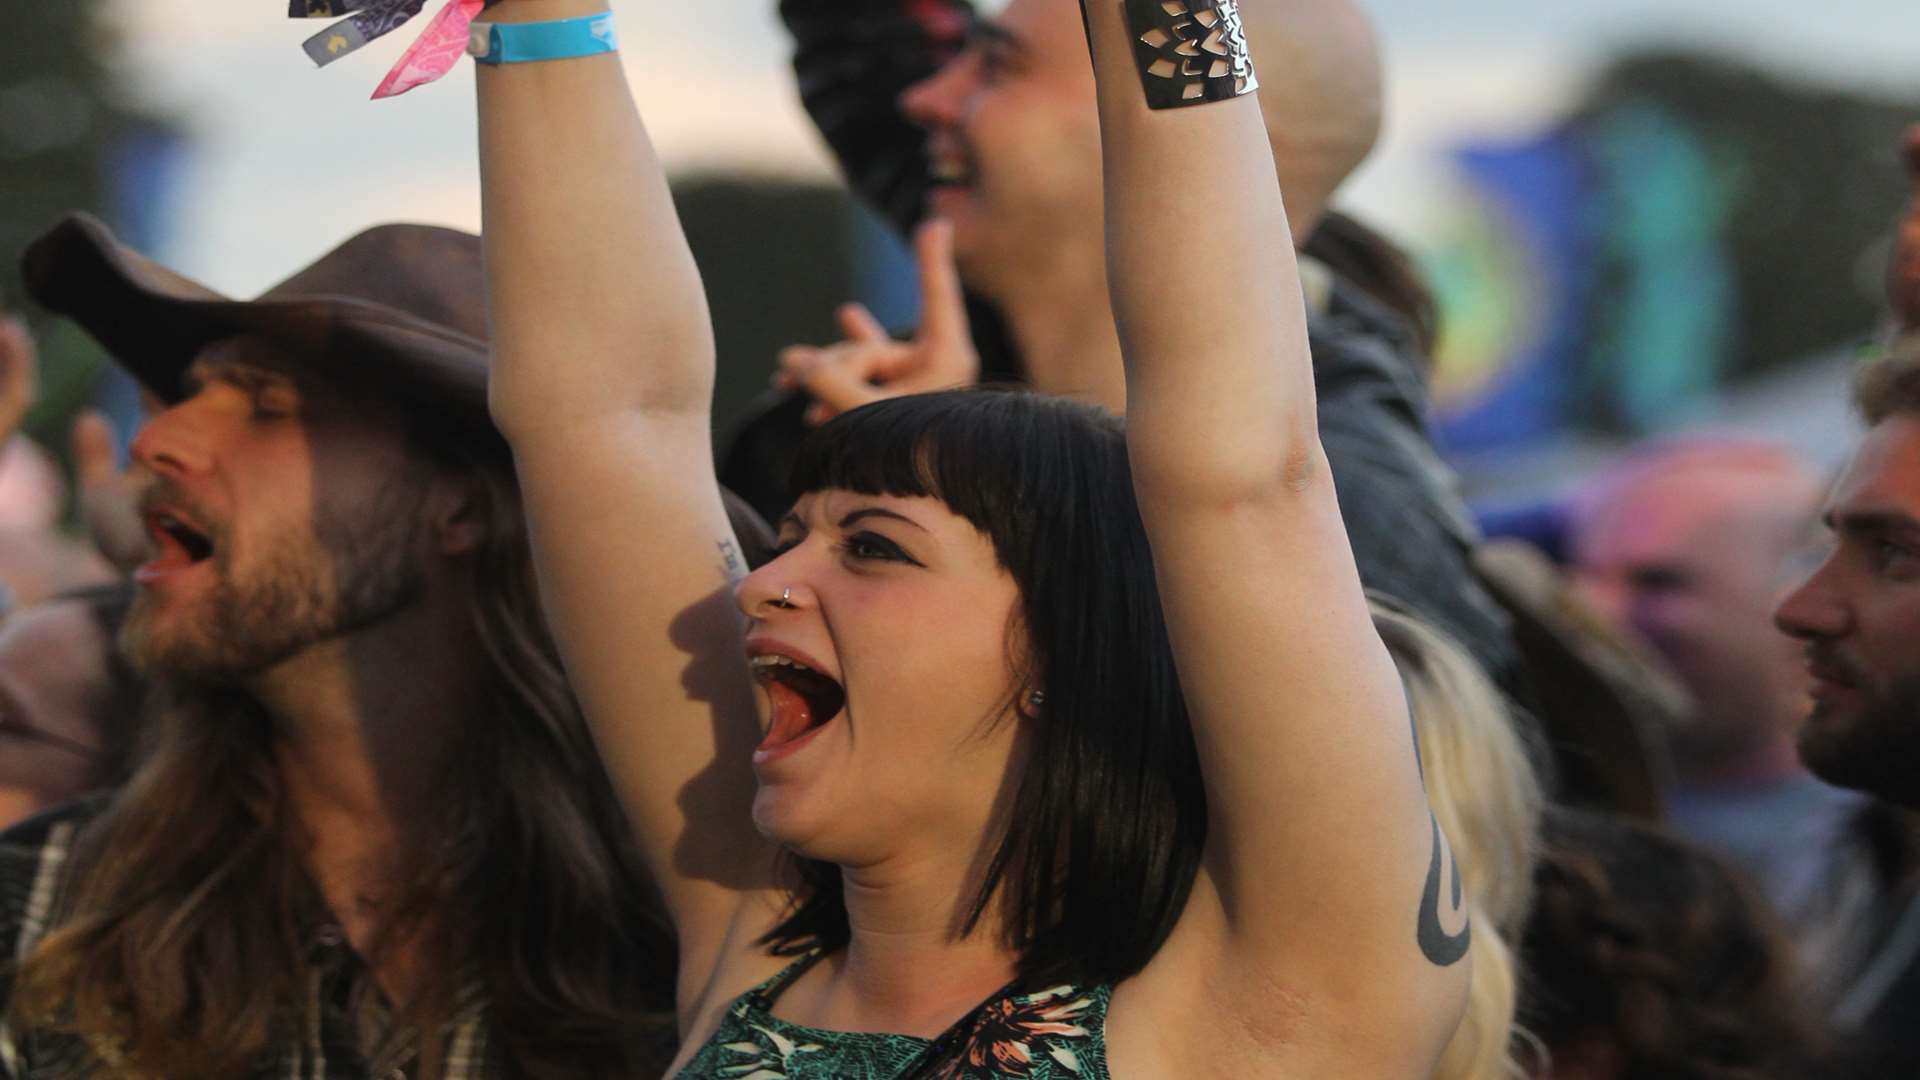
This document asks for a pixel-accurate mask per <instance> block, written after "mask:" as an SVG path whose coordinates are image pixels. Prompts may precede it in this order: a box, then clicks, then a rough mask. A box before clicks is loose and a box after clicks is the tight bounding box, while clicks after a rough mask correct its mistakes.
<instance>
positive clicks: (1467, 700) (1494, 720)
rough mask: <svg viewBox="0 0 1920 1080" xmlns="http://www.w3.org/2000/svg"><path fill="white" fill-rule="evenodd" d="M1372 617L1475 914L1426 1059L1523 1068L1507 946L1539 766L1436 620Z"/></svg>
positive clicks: (1526, 878) (1469, 1072)
mask: <svg viewBox="0 0 1920 1080" xmlns="http://www.w3.org/2000/svg"><path fill="white" fill-rule="evenodd" d="M1373 622H1374V626H1375V627H1376V628H1377V629H1378V630H1379V632H1380V637H1381V639H1382V640H1383V641H1385V642H1386V645H1387V650H1388V652H1390V653H1391V654H1392V655H1393V661H1394V664H1395V666H1397V667H1398V668H1399V669H1400V678H1401V681H1402V682H1403V683H1404V684H1405V685H1406V690H1407V704H1408V706H1409V707H1410V708H1411V709H1412V711H1413V722H1414V728H1415V730H1416V731H1417V732H1418V734H1419V741H1420V767H1421V770H1422V772H1423V774H1424V775H1425V778H1426V785H1427V801H1428V802H1429V803H1430V804H1431V805H1432V807H1433V815H1434V817H1435V818H1437V819H1438V820H1439V822H1440V828H1441V830H1442V831H1444V832H1445V833H1446V834H1447V838H1448V840H1449V841H1450V842H1451V843H1452V845H1453V850H1454V853H1455V855H1456V856H1457V857H1458V858H1459V860H1460V877H1461V881H1462V882H1463V883H1464V885H1465V891H1466V895H1467V912H1468V916H1469V917H1470V918H1471V919H1472V920H1473V925H1474V934H1473V949H1472V951H1471V952H1470V953H1469V961H1468V962H1469V963H1470V964H1472V974H1473V989H1472V991H1471V994H1470V996H1469V998H1468V1002H1467V1011H1466V1015H1465V1016H1464V1017H1462V1019H1461V1021H1460V1027H1459V1028H1458V1029H1457V1030H1456V1031H1455V1032H1454V1035H1453V1040H1452V1041H1451V1042H1449V1043H1448V1044H1447V1049H1446V1052H1445V1053H1444V1054H1443V1055H1441V1058H1440V1064H1439V1066H1438V1068H1437V1069H1436V1070H1435V1071H1434V1076H1435V1077H1436V1078H1438V1080H1490V1078H1494V1077H1522V1076H1525V1075H1526V1070H1525V1069H1524V1068H1523V1067H1522V1066H1521V1064H1520V1062H1519V1060H1518V1059H1517V1058H1516V1057H1515V1054H1514V1049H1515V1041H1516V1040H1517V1039H1522V1038H1524V1035H1523V1034H1522V1033H1521V1032H1519V1031H1518V1030H1517V1029H1516V1027H1515V1024H1514V1015H1515V1011H1516V1009H1517V1007H1518V998H1519V980H1518V977H1517V975H1516V971H1515V960H1514V954H1513V948H1512V946H1511V945H1510V944H1509V943H1510V942H1512V941H1515V940H1517V939H1518V937H1519V935H1520V933H1521V931H1522V929H1523V928H1524V927H1525V925H1526V919H1527V914H1528V911H1529V910H1530V909H1531V907H1532V903H1533V860H1534V856H1535V853H1536V850H1537V848H1538V843H1539V834H1540V817H1541V812H1542V809H1543V807H1544V803H1545V795H1544V793H1543V791H1542V790H1541V784H1540V779H1539V776H1538V774H1537V773H1536V772H1535V771H1534V767H1533V762H1532V760H1531V759H1530V758H1529V757H1528V756H1527V748H1526V745H1525V743H1524V742H1523V741H1522V740H1521V737H1520V735H1519V733H1518V732H1517V731H1516V730H1515V729H1514V726H1513V722H1512V719H1511V717H1510V716H1509V714H1508V711H1507V705H1506V701H1505V699H1504V698H1502V697H1501V695H1500V692H1499V691H1498V690H1497V689H1496V688H1495V687H1494V685H1493V684H1492V682H1490V681H1489V680H1488V679H1487V677H1486V675H1485V674H1484V673H1482V672H1481V670H1480V668H1479V666H1478V665H1477V664H1475V663H1474V661H1473V660H1472V658H1471V657H1469V656H1468V655H1467V653H1466V651H1465V650H1464V649H1463V648H1461V646H1459V645H1458V644H1455V643H1454V642H1453V641H1452V640H1451V639H1450V638H1448V637H1446V636H1445V635H1444V634H1442V633H1441V632H1440V631H1438V630H1435V629H1433V628H1432V627H1430V626H1428V625H1426V624H1425V623H1422V622H1420V621H1419V620H1418V619H1415V618H1413V617H1411V616H1408V615H1403V614H1400V613H1398V612H1395V611H1390V610H1388V609H1386V608H1383V607H1381V606H1380V605H1379V604H1375V605H1374V607H1373Z"/></svg>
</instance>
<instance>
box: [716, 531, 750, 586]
mask: <svg viewBox="0 0 1920 1080" xmlns="http://www.w3.org/2000/svg"><path fill="white" fill-rule="evenodd" d="M717 546H718V547H719V549H720V571H721V572H722V573H724V574H726V575H727V580H728V581H739V580H740V579H741V578H743V577H746V576H747V560H746V559H745V558H742V557H741V555H740V545H739V544H737V543H735V542H734V539H733V537H731V536H729V537H727V538H726V539H724V540H721V541H718V543H717Z"/></svg>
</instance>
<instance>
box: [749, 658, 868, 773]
mask: <svg viewBox="0 0 1920 1080" xmlns="http://www.w3.org/2000/svg"><path fill="white" fill-rule="evenodd" d="M749 663H750V664H751V666H752V668H753V677H754V679H755V681H757V682H759V684H760V685H761V686H764V687H766V690H767V699H768V701H769V702H770V703H771V705H772V710H771V711H772V714H773V715H772V722H771V723H770V724H769V725H768V726H767V733H766V736H765V737H764V738H762V739H761V740H760V745H759V746H758V747H756V748H755V749H754V752H753V760H754V762H755V763H759V762H763V761H771V760H773V759H774V758H778V757H784V756H786V755H787V754H790V753H792V752H794V751H795V750H798V749H799V748H800V747H801V746H803V745H805V744H806V743H807V742H808V741H810V740H811V739H812V738H813V736H814V735H815V734H817V733H818V732H819V731H820V730H821V729H822V728H824V727H826V726H827V724H829V723H830V722H832V720H833V719H834V717H836V716H839V715H840V712H841V710H842V709H844V708H845V707H846V704H847V692H846V690H845V689H844V688H843V687H841V685H840V684H839V683H838V682H836V681H834V680H833V678H831V677H830V676H827V675H823V674H821V673H820V672H818V671H815V670H814V669H812V668H810V667H808V666H807V665H806V664H804V663H802V662H800V661H798V660H795V659H794V658H793V657H791V656H786V655H783V654H780V653H761V654H759V655H756V656H754V657H752V658H751V659H750V660H749Z"/></svg>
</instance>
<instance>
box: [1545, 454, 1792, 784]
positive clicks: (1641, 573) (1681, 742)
mask: <svg viewBox="0 0 1920 1080" xmlns="http://www.w3.org/2000/svg"><path fill="white" fill-rule="evenodd" d="M1819 497H1820V496H1819V487H1818V484H1817V481H1816V478H1815V477H1814V476H1813V475H1812V474H1811V472H1810V471H1809V470H1806V469H1804V468H1801V467H1800V466H1798V465H1797V463H1794V462H1792V461H1791V460H1790V459H1786V458H1784V457H1781V456H1780V455H1777V454H1774V455H1763V454H1762V453H1761V452H1760V451H1758V450H1755V451H1753V452H1751V453H1743V452H1742V450H1740V449H1736V448H1729V449H1726V450H1724V451H1714V450H1705V451H1688V450H1684V449H1682V450H1676V451H1674V452H1672V453H1670V454H1667V455H1666V456H1663V457H1658V458H1654V459H1650V460H1649V461H1647V462H1646V463H1645V465H1644V468H1641V469H1639V470H1638V471H1637V472H1635V473H1632V474H1630V475H1629V476H1627V477H1625V478H1623V479H1622V480H1621V481H1619V482H1618V483H1617V484H1615V485H1614V486H1613V487H1612V488H1611V489H1610V490H1608V491H1606V492H1605V493H1604V494H1603V495H1602V496H1601V497H1600V499H1599V500H1598V502H1597V504H1596V505H1595V506H1594V507H1593V508H1592V509H1591V510H1590V511H1589V512H1588V513H1587V514H1586V515H1584V520H1583V522H1582V525H1581V527H1580V528H1579V529H1578V530H1577V535H1576V537H1575V544H1574V548H1575V550H1574V564H1575V565H1574V577H1575V581H1576V582H1577V584H1578V585H1579V586H1580V587H1581V589H1582V592H1583V594H1584V595H1585V596H1586V597H1587V598H1588V599H1589V600H1591V601H1592V602H1593V603H1594V605H1595V606H1596V607H1597V608H1598V609H1599V610H1600V611H1601V612H1602V613H1603V614H1605V615H1606V616H1607V617H1608V618H1610V619H1611V620H1612V621H1613V622H1614V623H1615V624H1616V625H1618V626H1620V627H1622V628H1624V629H1627V630H1630V631H1632V632H1634V633H1636V634H1638V635H1640V636H1641V637H1643V638H1644V639H1645V640H1646V641H1647V642H1648V643H1649V644H1650V645H1652V646H1653V647H1654V648H1655V649H1657V650H1658V651H1659V652H1660V654H1661V655H1662V656H1664V657H1665V658H1666V660H1667V661H1668V662H1669V663H1670V664H1672V665H1673V668H1674V670H1675V672H1676V673H1677V674H1678V675H1679V676H1680V678H1681V679H1682V681H1683V682H1684V683H1685V684H1686V686H1687V688H1688V689H1689V690H1690V691H1691V692H1692V694H1693V696H1694V699H1695V702H1696V705H1697V712H1696V714H1695V717H1694V720H1693V722H1692V724H1691V725H1690V726H1689V727H1688V729H1687V730H1685V731H1683V732H1680V733H1679V734H1678V735H1677V737H1676V738H1677V743H1678V745H1677V746H1676V752H1677V756H1678V759H1679V760H1678V762H1677V763H1678V764H1679V766H1680V767H1681V769H1682V772H1683V774H1684V775H1683V779H1684V780H1685V781H1686V782H1687V783H1689V784H1690V785H1708V786H1717V785H1732V786H1737V785H1742V784H1751V783H1760V782H1766V781H1770V780H1773V779H1775V778H1778V777H1780V776H1782V775H1787V774H1791V773H1793V772H1795V771H1797V770H1798V767H1799V766H1798V762H1797V759H1796V757H1795V755H1794V751H1793V741H1792V731H1793V729H1794V728H1795V727H1797V726H1798V723H1799V720H1800V718H1801V716H1802V715H1803V714H1804V713H1805V701H1806V679H1805V676H1804V674H1803V673H1802V670H1801V664H1800V660H1799V656H1798V650H1797V648H1796V647H1795V646H1794V644H1793V642H1792V641H1790V640H1787V639H1784V638H1782V637H1781V636H1780V634H1779V632H1778V631H1776V630H1775V629H1774V627H1773V625H1772V619H1771V618H1770V615H1771V612H1772V610H1773V606H1774V604H1775V603H1776V602H1777V601H1778V599H1779V597H1780V595H1781V593H1782V592H1783V591H1784V589H1785V588H1786V586H1787V585H1788V584H1790V579H1789V577H1788V575H1789V574H1790V573H1791V567H1790V561H1791V560H1790V557H1791V555H1792V553H1793V551H1792V549H1793V547H1794V546H1795V544H1796V543H1797V542H1799V541H1800V540H1801V539H1802V538H1803V535H1804V530H1805V528H1806V527H1807V526H1810V525H1811V523H1812V520H1813V518H1814V516H1815V513H1816V508H1817V505H1818V501H1819Z"/></svg>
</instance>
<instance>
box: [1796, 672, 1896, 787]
mask: <svg viewBox="0 0 1920 1080" xmlns="http://www.w3.org/2000/svg"><path fill="white" fill-rule="evenodd" d="M1858 693H1859V694H1860V696H1861V698H1862V699H1863V701H1862V704H1861V705H1860V707H1859V708H1858V709H1856V710H1854V712H1853V713H1852V715H1850V716H1836V715H1828V714H1825V713H1824V712H1823V711H1822V710H1823V709H1824V708H1825V706H1821V705H1818V704H1816V705H1815V706H1814V712H1813V716H1812V717H1811V718H1810V719H1809V720H1808V721H1807V723H1806V726H1804V727H1802V728H1801V729H1800V760H1801V761H1802V762H1804V763H1805V764H1806V766H1807V768H1808V769H1809V770H1811V771H1812V772H1813V774H1814V775H1815V776H1818V777H1820V778H1821V779H1823V780H1825V781H1827V782H1828V783H1831V784H1837V785H1839V786H1841V787H1844V788H1852V789H1854V790H1856V791H1864V792H1868V793H1870V794H1873V795H1877V796H1879V797H1881V798H1883V799H1887V800H1889V801H1892V802H1896V803H1900V804H1901V805H1903V806H1908V807H1913V808H1916V809H1920V675H1909V676H1907V677H1905V678H1903V679H1900V680H1899V681H1897V682H1895V683H1893V684H1892V685H1891V686H1889V687H1887V688H1886V689H1885V690H1884V691H1882V690H1872V689H1867V688H1865V687H1862V688H1861V689H1860V690H1859V691H1858Z"/></svg>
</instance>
